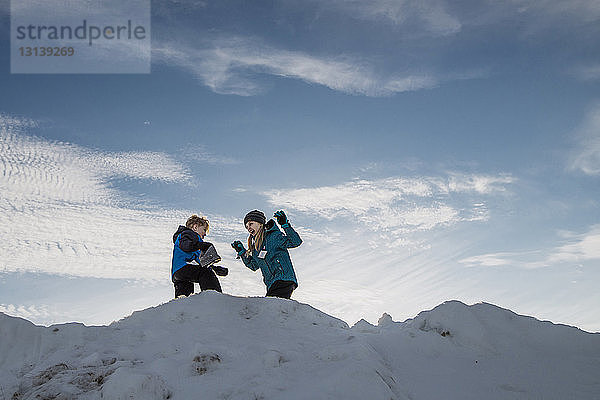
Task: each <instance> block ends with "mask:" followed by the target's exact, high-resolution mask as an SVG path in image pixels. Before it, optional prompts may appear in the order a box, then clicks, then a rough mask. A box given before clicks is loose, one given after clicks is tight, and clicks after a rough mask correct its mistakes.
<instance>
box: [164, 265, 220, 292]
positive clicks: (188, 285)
mask: <svg viewBox="0 0 600 400" xmlns="http://www.w3.org/2000/svg"><path fill="white" fill-rule="evenodd" d="M194 282H197V283H199V284H200V290H201V291H205V290H216V291H217V292H222V291H223V290H222V289H221V284H220V283H219V279H218V278H217V276H216V275H215V273H214V272H213V270H212V269H210V268H204V267H201V266H199V265H193V264H186V265H185V266H184V267H181V268H180V269H178V270H177V271H175V273H174V274H173V285H175V297H178V296H181V295H184V296H189V295H190V294H192V293H194Z"/></svg>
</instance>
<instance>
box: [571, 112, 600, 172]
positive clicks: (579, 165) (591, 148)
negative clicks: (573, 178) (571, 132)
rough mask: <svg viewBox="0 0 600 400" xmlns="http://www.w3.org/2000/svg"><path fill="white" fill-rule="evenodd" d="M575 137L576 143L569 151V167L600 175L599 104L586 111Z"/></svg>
mask: <svg viewBox="0 0 600 400" xmlns="http://www.w3.org/2000/svg"><path fill="white" fill-rule="evenodd" d="M575 137H576V138H577V140H578V144H577V146H576V148H575V149H574V151H572V152H571V156H570V163H569V169H571V170H579V171H582V172H583V173H584V174H586V175H594V176H595V175H600V104H596V105H595V106H594V107H593V108H592V109H591V110H590V111H589V112H588V113H587V115H586V117H585V120H584V121H583V123H582V125H581V127H580V128H579V129H578V130H577V131H576V132H575Z"/></svg>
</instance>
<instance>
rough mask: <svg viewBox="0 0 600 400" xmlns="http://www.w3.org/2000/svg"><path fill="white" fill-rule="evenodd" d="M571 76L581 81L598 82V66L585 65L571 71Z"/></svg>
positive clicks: (599, 70) (599, 76)
mask: <svg viewBox="0 0 600 400" xmlns="http://www.w3.org/2000/svg"><path fill="white" fill-rule="evenodd" d="M571 72H572V74H573V76H575V77H576V78H578V79H580V80H582V81H597V80H600V64H597V65H586V66H580V67H577V68H573V69H572V71H571Z"/></svg>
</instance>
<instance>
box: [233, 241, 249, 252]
mask: <svg viewBox="0 0 600 400" xmlns="http://www.w3.org/2000/svg"><path fill="white" fill-rule="evenodd" d="M231 247H233V249H234V250H235V252H236V253H237V254H238V256H239V255H240V254H242V253H245V252H246V249H245V248H244V245H243V244H242V242H240V241H239V240H236V241H235V242H233V243H231Z"/></svg>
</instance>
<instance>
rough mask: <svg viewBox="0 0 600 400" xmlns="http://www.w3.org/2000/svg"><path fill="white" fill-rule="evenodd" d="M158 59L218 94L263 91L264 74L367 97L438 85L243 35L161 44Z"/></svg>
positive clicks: (155, 53)
mask: <svg viewBox="0 0 600 400" xmlns="http://www.w3.org/2000/svg"><path fill="white" fill-rule="evenodd" d="M153 60H154V61H155V62H156V61H158V62H162V63H166V64H168V65H174V66H177V67H180V68H183V69H185V70H187V71H189V72H191V73H192V74H194V75H195V76H196V77H198V78H199V79H200V80H201V81H202V83H203V84H205V85H206V86H208V87H209V88H210V89H211V90H213V91H215V92H217V93H222V94H236V95H241V96H250V95H254V94H258V93H260V92H261V91H262V88H261V86H260V85H259V83H258V82H257V81H256V80H255V79H253V78H256V76H258V75H260V74H268V75H275V76H281V77H286V78H292V79H300V80H303V81H305V82H308V83H313V84H318V85H322V86H325V87H328V88H330V89H332V90H336V91H340V92H344V93H349V94H356V95H365V96H389V95H392V94H394V93H399V92H405V91H411V90H418V89H424V88H431V87H434V86H435V85H436V84H437V82H436V80H435V78H433V77H431V76H427V75H405V76H391V77H382V76H378V74H376V73H375V72H374V70H373V69H372V67H371V66H370V65H369V64H368V63H365V62H363V61H356V60H353V59H351V58H349V57H335V58H334V57H331V58H320V57H316V56H312V55H309V54H305V53H302V52H297V51H296V52H295V51H288V50H281V49H276V48H272V47H269V46H266V45H261V44H259V43H257V41H251V40H247V39H243V38H230V39H221V40H219V41H216V42H214V43H209V44H208V45H206V47H189V46H184V45H182V44H179V43H162V44H161V43H157V44H155V46H154V49H153Z"/></svg>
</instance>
